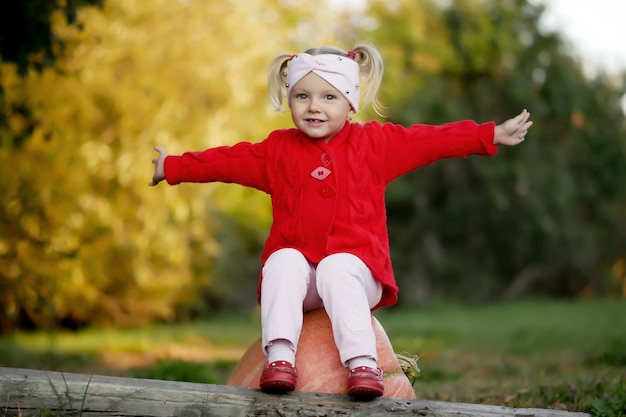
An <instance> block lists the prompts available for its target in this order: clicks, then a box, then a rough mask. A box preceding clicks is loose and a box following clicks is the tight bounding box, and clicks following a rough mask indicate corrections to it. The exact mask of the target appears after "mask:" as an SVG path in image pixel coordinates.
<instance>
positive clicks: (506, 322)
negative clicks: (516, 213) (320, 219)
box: [0, 300, 626, 417]
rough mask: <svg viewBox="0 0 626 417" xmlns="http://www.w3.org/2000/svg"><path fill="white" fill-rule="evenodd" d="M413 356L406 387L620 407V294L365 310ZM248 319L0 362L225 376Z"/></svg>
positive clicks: (461, 395)
mask: <svg viewBox="0 0 626 417" xmlns="http://www.w3.org/2000/svg"><path fill="white" fill-rule="evenodd" d="M375 315H376V317H377V318H378V320H379V321H380V322H381V323H382V325H383V327H384V328H385V329H386V331H387V334H388V335H389V338H390V339H391V341H392V344H393V345H394V349H395V350H396V352H401V351H406V352H409V353H412V354H418V355H421V357H420V360H419V367H420V368H421V376H420V378H419V379H418V380H417V381H416V383H415V384H414V387H415V390H416V393H417V397H418V398H420V399H435V400H445V401H459V402H473V403H483V404H494V405H507V406H512V407H538V408H558V409H567V410H571V411H585V412H589V413H591V414H592V415H594V416H606V417H615V416H626V300H590V301H579V302H573V301H547V300H542V301H525V302H516V303H508V304H502V305H483V306H456V305H433V306H429V307H425V308H420V309H413V310H399V309H386V310H383V311H377V312H376V313H375ZM259 336H260V327H259V318H258V315H254V316H247V317H244V316H236V315H232V316H220V317H215V318H212V319H211V320H207V321H202V322H193V323H186V324H178V325H154V326H147V327H144V328H141V329H90V330H84V331H80V332H77V333H69V332H56V333H48V332H31V333H18V334H15V335H12V336H7V337H4V338H0V365H2V366H12V367H26V368H34V369H45V370H61V371H65V372H83V373H99V374H106V375H122V376H136V377H142V378H157V379H170V380H184V381H193V382H205V383H225V381H226V380H227V379H228V375H229V373H230V371H231V370H232V369H233V368H234V366H235V365H236V362H237V360H238V358H239V357H240V356H241V355H242V354H243V352H244V351H245V349H246V348H247V347H248V346H249V345H251V344H252V343H253V342H254V341H255V340H256V339H257V338H258V337H259Z"/></svg>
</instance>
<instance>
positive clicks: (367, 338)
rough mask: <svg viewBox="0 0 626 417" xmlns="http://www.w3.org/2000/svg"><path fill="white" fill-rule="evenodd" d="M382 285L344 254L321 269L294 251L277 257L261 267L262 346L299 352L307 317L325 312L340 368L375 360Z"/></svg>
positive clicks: (328, 259) (280, 252)
mask: <svg viewBox="0 0 626 417" xmlns="http://www.w3.org/2000/svg"><path fill="white" fill-rule="evenodd" d="M381 296H382V285H381V284H380V282H378V281H377V280H376V279H374V277H373V276H372V274H371V272H370V270H369V268H368V267H367V266H366V265H365V263H364V262H363V261H361V260H360V259H359V258H358V257H356V256H354V255H351V254H347V253H340V254H334V255H331V256H328V257H326V258H325V259H323V260H322V261H321V262H320V263H319V265H318V266H317V269H316V268H314V267H313V265H311V264H310V263H309V262H308V261H307V260H306V258H305V257H304V256H303V255H302V253H300V252H299V251H298V250H296V249H280V250H278V251H276V252H274V253H273V254H272V255H271V256H270V257H269V258H268V259H267V261H266V262H265V266H264V267H263V281H262V283H261V326H262V346H263V349H264V351H266V348H267V345H268V344H269V343H270V342H271V341H273V340H277V339H284V340H288V341H290V342H291V344H292V345H293V347H294V348H295V349H297V345H298V341H299V339H300V332H301V330H302V317H303V312H304V311H309V310H313V309H316V308H319V307H322V306H323V307H325V309H326V312H327V313H328V316H329V317H330V320H331V323H332V327H333V335H334V338H335V343H336V345H337V348H338V350H339V355H340V357H341V361H342V363H344V364H346V363H347V361H349V360H350V359H352V358H355V357H360V356H365V357H371V358H373V359H376V338H375V336H374V331H373V328H372V321H371V313H370V310H371V308H372V307H374V306H375V305H376V304H378V302H379V301H380V298H381Z"/></svg>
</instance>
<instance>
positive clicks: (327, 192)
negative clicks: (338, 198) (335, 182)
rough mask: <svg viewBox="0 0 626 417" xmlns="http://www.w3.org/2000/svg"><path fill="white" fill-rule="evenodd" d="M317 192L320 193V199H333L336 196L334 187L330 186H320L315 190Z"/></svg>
mask: <svg viewBox="0 0 626 417" xmlns="http://www.w3.org/2000/svg"><path fill="white" fill-rule="evenodd" d="M317 192H318V193H320V195H321V196H322V197H326V198H329V197H333V196H334V195H335V194H337V190H335V187H333V186H332V185H322V186H321V187H319V188H318V189H317Z"/></svg>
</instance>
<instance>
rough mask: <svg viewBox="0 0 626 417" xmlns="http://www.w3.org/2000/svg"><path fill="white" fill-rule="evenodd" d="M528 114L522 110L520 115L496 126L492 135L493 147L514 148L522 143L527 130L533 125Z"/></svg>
mask: <svg viewBox="0 0 626 417" xmlns="http://www.w3.org/2000/svg"><path fill="white" fill-rule="evenodd" d="M529 119H530V113H529V112H528V111H527V110H526V109H524V110H523V111H522V112H521V113H520V114H518V115H517V116H515V117H513V118H512V119H509V120H507V121H506V122H504V123H502V124H500V125H498V126H496V128H495V131H494V134H493V144H494V145H507V146H515V145H519V144H520V143H522V142H523V141H524V138H525V136H526V133H527V132H528V129H529V128H530V127H531V126H532V125H533V122H532V121H530V120H529Z"/></svg>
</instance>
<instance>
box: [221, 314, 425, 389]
mask: <svg viewBox="0 0 626 417" xmlns="http://www.w3.org/2000/svg"><path fill="white" fill-rule="evenodd" d="M372 325H373V326H374V333H375V334H376V349H377V351H378V366H379V367H380V368H381V369H382V370H383V374H384V378H385V382H384V383H385V393H384V396H385V397H391V398H405V399H415V391H414V390H413V387H412V386H411V383H410V382H409V379H408V378H407V377H406V375H404V372H403V371H402V368H401V367H400V364H399V362H398V359H397V358H396V355H395V353H394V351H393V348H392V347H391V342H390V341H389V338H388V337H387V334H386V333H385V330H384V329H383V327H382V325H381V324H380V322H379V321H378V320H376V318H375V317H373V316H372ZM265 361H266V357H265V355H264V354H263V351H262V350H261V339H258V340H257V341H256V342H255V343H253V344H252V346H250V348H249V349H248V350H247V351H246V353H245V354H244V355H243V357H242V358H241V360H240V361H239V363H238V364H237V367H236V368H235V370H234V371H233V373H232V375H231V377H230V379H229V380H228V385H236V386H240V387H248V388H259V379H260V378H261V372H262V371H263V366H264V365H265ZM296 367H297V368H298V382H297V384H296V390H297V391H310V392H324V393H329V394H343V393H345V392H346V391H347V378H348V371H347V370H346V368H345V367H344V366H343V365H342V364H341V361H340V359H339V352H338V351H337V347H336V346H335V341H334V339H333V333H332V328H331V324H330V319H329V318H328V315H327V314H326V311H325V310H324V309H317V310H314V311H311V312H308V313H306V314H305V315H304V322H303V326H302V333H301V334H300V342H299V344H298V351H297V352H296Z"/></svg>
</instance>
